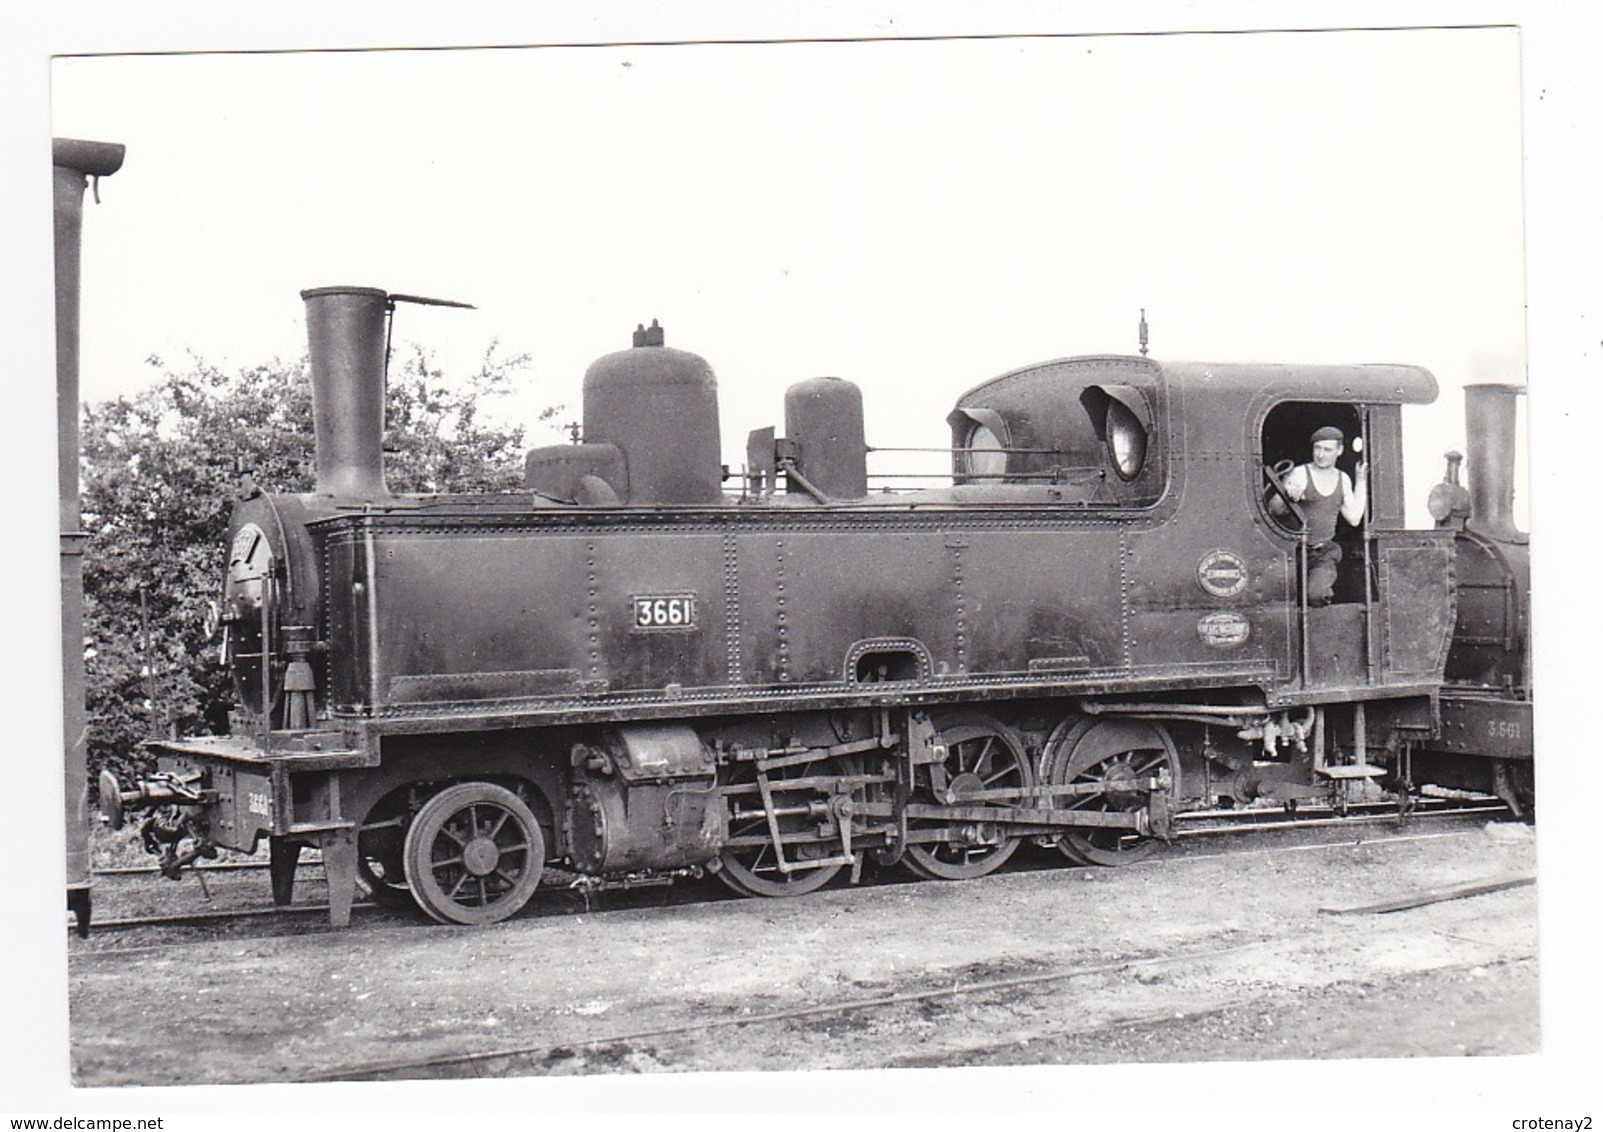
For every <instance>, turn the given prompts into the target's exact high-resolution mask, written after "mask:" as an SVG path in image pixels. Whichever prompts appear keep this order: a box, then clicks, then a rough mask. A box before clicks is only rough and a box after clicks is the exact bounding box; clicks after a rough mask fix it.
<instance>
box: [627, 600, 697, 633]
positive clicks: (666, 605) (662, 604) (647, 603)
mask: <svg viewBox="0 0 1603 1132" xmlns="http://www.w3.org/2000/svg"><path fill="white" fill-rule="evenodd" d="M634 627H635V628H636V629H639V630H644V631H651V630H660V629H668V630H673V629H680V630H684V629H694V628H695V627H696V595H695V594H640V595H638V596H636V597H635V599H634Z"/></svg>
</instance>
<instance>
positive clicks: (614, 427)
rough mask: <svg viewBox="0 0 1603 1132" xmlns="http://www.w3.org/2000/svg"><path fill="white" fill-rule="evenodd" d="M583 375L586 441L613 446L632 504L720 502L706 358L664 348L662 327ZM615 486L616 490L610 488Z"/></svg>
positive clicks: (713, 387)
mask: <svg viewBox="0 0 1603 1132" xmlns="http://www.w3.org/2000/svg"><path fill="white" fill-rule="evenodd" d="M635 340H636V345H635V347H634V348H633V349H629V350H620V351H618V352H616V353H612V354H608V355H606V356H605V357H602V358H599V359H597V360H596V361H595V362H594V363H592V364H591V366H590V368H589V369H588V370H587V371H586V372H585V375H584V439H585V442H586V444H592V443H594V444H615V445H617V447H618V448H619V449H621V450H622V452H623V454H624V461H625V463H626V465H627V478H628V483H627V485H622V486H625V487H626V490H627V495H625V494H624V492H623V491H620V492H619V495H620V496H624V498H623V502H625V503H629V504H634V505H652V504H659V505H665V506H698V505H703V504H711V503H719V502H721V501H722V499H723V465H722V463H720V445H719V435H718V382H717V379H716V378H715V377H714V376H713V372H712V367H711V366H710V365H708V364H707V362H706V360H705V359H703V358H701V357H698V356H697V355H695V354H692V353H689V352H687V351H685V350H675V349H673V348H672V347H669V346H665V345H662V335H661V330H660V328H657V327H656V325H655V324H653V333H645V332H642V333H639V334H637V335H636V339H635ZM612 486H613V487H614V488H615V489H616V488H619V487H620V486H621V485H618V484H613V485H612Z"/></svg>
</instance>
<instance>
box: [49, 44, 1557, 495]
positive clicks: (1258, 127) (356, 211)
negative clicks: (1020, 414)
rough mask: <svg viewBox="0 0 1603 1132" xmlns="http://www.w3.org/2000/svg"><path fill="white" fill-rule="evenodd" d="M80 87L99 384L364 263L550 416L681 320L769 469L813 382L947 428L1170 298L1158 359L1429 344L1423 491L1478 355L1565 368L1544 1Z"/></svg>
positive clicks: (254, 322) (87, 335)
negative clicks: (1527, 326)
mask: <svg viewBox="0 0 1603 1132" xmlns="http://www.w3.org/2000/svg"><path fill="white" fill-rule="evenodd" d="M52 84H53V85H52V93H53V96H54V116H53V126H54V130H55V132H56V134H58V135H60V136H67V137H85V138H106V139H115V140H117V141H121V142H123V143H124V144H125V145H127V147H128V161H127V164H126V165H125V166H124V169H123V171H122V172H120V173H118V174H117V175H116V176H115V177H114V178H111V179H109V180H107V181H106V182H105V183H104V184H103V186H102V200H103V201H104V205H103V207H99V208H93V207H91V208H90V209H89V211H88V215H87V219H86V222H85V225H86V228H85V230H86V237H87V238H86V242H85V269H84V275H85V293H84V308H83V311H84V315H83V325H84V339H83V342H84V347H83V367H82V372H83V377H82V381H83V395H84V397H85V399H88V400H98V399H100V398H103V397H105V396H109V395H113V394H116V393H121V392H126V391H129V390H132V389H134V388H136V387H138V386H139V385H140V384H142V383H145V382H148V381H149V380H151V379H152V378H153V377H154V375H155V374H156V372H157V370H155V369H153V368H151V367H147V366H146V365H145V364H144V363H145V359H146V358H147V357H148V356H149V355H152V354H157V355H160V356H162V357H163V358H165V359H168V360H169V361H170V362H174V363H179V362H181V361H182V359H183V357H184V354H185V352H186V351H193V352H194V353H196V354H198V355H199V356H200V357H202V358H205V359H207V360H210V361H213V362H232V363H236V364H240V365H249V364H254V363H257V362H260V361H263V360H266V359H267V358H269V357H271V356H274V355H280V356H286V357H294V356H297V355H298V354H299V353H301V352H302V351H303V350H304V348H305V332H304V329H303V328H302V323H301V303H300V300H299V298H298V295H297V293H298V291H299V290H300V289H301V288H303V287H308V286H320V285H325V284H330V283H356V284H364V285H373V286H379V287H383V288H385V289H387V290H391V291H400V292H408V293H419V294H425V295H430V296H441V297H447V298H453V299H461V300H465V301H468V302H472V303H474V304H475V305H476V306H477V307H478V310H477V311H475V312H473V313H471V314H463V313H455V312H453V313H444V312H437V311H430V312H421V311H418V310H416V309H415V308H411V309H406V310H405V311H403V313H402V315H401V317H400V319H399V320H398V329H397V335H398V337H400V338H402V339H408V338H410V339H413V340H416V341H419V342H421V343H423V344H425V345H427V346H429V347H431V348H433V349H435V350H436V351H437V352H438V355H439V357H440V359H441V361H443V362H444V363H445V364H446V365H447V367H448V368H450V369H453V370H466V369H469V368H471V367H472V366H473V365H474V364H475V362H476V361H477V359H478V358H479V357H480V356H481V355H482V352H483V349H484V347H485V345H486V344H487V343H488V342H489V340H490V339H491V338H499V339H500V341H501V342H502V343H503V344H504V346H505V347H506V348H507V350H508V351H510V352H513V353H522V352H527V353H529V354H530V355H531V356H532V359H533V365H532V368H531V371H530V380H529V382H528V383H527V385H526V386H525V388H524V389H523V390H522V392H521V396H520V398H519V403H518V405H517V406H516V408H515V409H514V410H513V415H515V416H517V417H519V418H522V419H532V417H533V414H534V412H535V411H536V410H537V409H538V408H539V407H541V406H543V405H546V404H551V403H553V402H560V403H563V404H565V405H566V406H567V407H568V409H569V415H568V416H565V417H564V418H563V419H570V418H571V417H572V416H576V415H577V412H578V403H579V382H580V378H581V377H582V374H583V372H584V369H585V367H586V365H588V363H589V362H590V361H591V360H593V359H594V358H595V357H597V356H599V355H601V354H603V353H606V352H609V351H611V350H614V349H618V348H621V347H623V346H626V345H627V344H628V340H629V338H628V335H629V331H630V330H631V329H632V328H633V327H634V325H635V324H636V323H637V322H639V321H647V320H649V319H651V318H653V317H657V318H660V319H662V321H663V323H664V325H665V326H666V327H667V330H668V341H669V343H670V344H673V345H678V346H681V347H683V348H686V349H690V350H694V351H696V352H697V353H700V354H702V355H703V356H705V357H706V358H707V359H708V360H709V361H710V362H711V363H712V365H713V367H714V368H715V370H716V371H717V372H718V374H719V375H720V381H721V391H722V408H723V414H722V415H723V422H724V448H725V459H726V460H727V461H728V462H730V463H731V464H732V465H733V466H737V467H738V466H739V464H740V462H741V460H742V459H743V456H744V451H745V435H746V432H747V431H749V430H750V429H752V428H756V427H760V426H762V425H765V424H770V423H776V422H777V421H778V418H779V417H780V415H781V412H780V406H781V398H782V394H783V390H784V388H785V386H786V385H788V384H789V383H790V382H792V381H795V380H798V379H800V378H803V377H811V376H815V375H818V374H822V373H829V374H835V375H837V376H842V377H848V378H851V379H852V380H854V381H856V382H858V383H859V384H860V385H861V386H862V387H863V391H864V398H865V406H866V412H867V416H868V419H869V424H868V434H869V441H870V443H871V444H876V445H881V446H891V445H909V444H918V445H943V444H945V443H947V442H948V433H947V428H946V425H945V416H946V413H947V411H948V410H949V409H950V407H951V404H952V402H953V401H954V400H955V399H956V397H957V396H958V394H960V393H961V392H962V391H963V390H964V389H966V388H968V387H969V386H971V385H973V384H975V383H977V382H978V381H980V380H983V379H985V378H987V377H990V376H993V375H994V374H996V373H1000V372H1002V371H1004V370H1006V369H1010V368H1013V367H1014V366H1017V365H1021V364H1024V363H1027V362H1031V361H1037V360H1044V359H1046V358H1052V357H1058V356H1061V355H1064V354H1073V353H1094V352H1103V351H1114V352H1133V351H1134V349H1135V345H1136V322H1137V318H1138V313H1139V311H1140V309H1141V308H1143V307H1144V308H1146V310H1147V312H1148V318H1149V321H1150V323H1151V326H1152V335H1153V339H1152V349H1153V353H1154V354H1155V355H1156V356H1158V357H1170V358H1176V359H1193V360H1203V359H1206V360H1219V361H1229V360H1277V361H1308V362H1326V361H1329V362H1342V361H1408V362H1415V363H1419V364H1423V365H1426V366H1428V367H1429V368H1431V369H1432V370H1433V371H1434V372H1435V373H1436V374H1437V376H1438V378H1439V379H1440V380H1441V382H1442V383H1443V386H1444V390H1445V394H1446V395H1444V397H1443V398H1442V400H1441V403H1440V404H1439V405H1438V406H1437V407H1436V408H1435V409H1433V410H1428V411H1426V410H1421V411H1419V412H1417V413H1413V414H1411V417H1413V422H1412V423H1414V425H1415V427H1416V431H1418V432H1419V433H1420V440H1419V442H1416V443H1413V444H1412V445H1411V447H1410V456H1411V465H1410V468H1409V471H1410V472H1411V473H1412V475H1410V477H1409V480H1410V484H1411V486H1412V487H1413V489H1414V490H1412V491H1411V492H1410V495H1411V496H1416V497H1418V498H1417V499H1414V500H1413V502H1414V504H1415V507H1416V509H1418V508H1419V507H1421V505H1422V502H1423V498H1424V493H1425V491H1426V490H1427V489H1428V487H1429V485H1430V484H1431V483H1433V482H1434V481H1435V480H1436V479H1439V478H1440V474H1441V456H1442V452H1443V451H1444V450H1445V449H1446V448H1447V447H1449V446H1454V445H1456V446H1460V447H1461V446H1462V441H1461V440H1460V439H1458V435H1459V433H1461V431H1462V424H1461V420H1462V409H1461V404H1460V399H1459V397H1458V395H1457V387H1458V386H1459V385H1461V384H1462V383H1463V382H1465V381H1472V380H1482V381H1484V380H1499V381H1516V382H1517V381H1522V380H1524V376H1525V374H1524V355H1525V341H1524V309H1523V305H1522V298H1523V271H1522V255H1523V248H1522V239H1521V236H1522V233H1521V217H1522V210H1521V167H1520V113H1521V105H1520V98H1519V90H1520V86H1519V37H1518V32H1517V31H1516V30H1514V29H1512V28H1495V29H1473V30H1417V31H1399V32H1387V33H1381V32H1359V31H1351V32H1325V33H1320V34H1306V33H1286V34H1260V35H1238V36H1217V35H1215V36H1206V35H1192V36H1166V37H1131V36H1123V37H1086V38H1081V37H1072V38H1061V39H1001V40H961V41H948V42H933V43H932V42H905V41H904V42H891V43H887V42H879V43H845V44H819V43H806V44H798V43H790V44H761V45H732V44H712V45H696V46H685V45H681V46H656V47H604V48H589V49H578V48H568V49H562V48H547V49H521V50H519V49H509V50H479V51H443V52H442V51H430V52H415V51H390V52H372V53H366V54H345V53H342V54H276V55H248V56H242V55H237V54H236V55H200V56H180V57H174V56H161V57H123V58H87V59H86V58H73V59H63V60H60V61H59V62H58V63H57V64H56V66H55V68H54V70H53V73H52ZM1413 439H1414V438H1413V437H1410V440H1413ZM941 463H942V462H940V461H937V462H936V463H935V465H934V466H936V467H939V466H941ZM1520 497H1521V504H1522V505H1523V503H1524V492H1521V493H1520ZM1419 520H1420V521H1425V520H1424V515H1423V511H1422V510H1421V511H1420V514H1419Z"/></svg>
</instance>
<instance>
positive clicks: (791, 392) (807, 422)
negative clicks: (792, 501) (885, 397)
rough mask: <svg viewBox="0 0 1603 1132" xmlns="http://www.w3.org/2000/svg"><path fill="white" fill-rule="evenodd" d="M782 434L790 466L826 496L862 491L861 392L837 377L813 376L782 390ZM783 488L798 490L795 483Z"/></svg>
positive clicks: (864, 478)
mask: <svg viewBox="0 0 1603 1132" xmlns="http://www.w3.org/2000/svg"><path fill="white" fill-rule="evenodd" d="M785 439H787V440H789V441H791V442H792V445H793V447H794V449H795V452H796V470H797V471H799V472H800V473H801V474H802V476H803V477H805V478H806V480H807V482H808V483H810V484H812V485H813V486H814V487H816V488H817V489H818V490H819V491H820V492H821V493H822V494H823V495H825V496H827V497H829V498H830V499H862V498H863V497H864V496H865V495H867V494H868V445H867V444H866V443H865V442H864V440H863V394H862V392H861V391H860V390H859V389H858V388H857V386H856V385H854V384H852V383H851V382H850V381H845V380H843V379H841V378H838V377H814V378H809V379H808V380H806V381H798V382H797V383H796V384H795V385H792V386H791V387H790V388H789V389H787V390H785ZM789 490H791V491H801V490H803V489H802V488H801V486H800V485H799V484H792V485H790V488H789Z"/></svg>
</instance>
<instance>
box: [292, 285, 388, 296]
mask: <svg viewBox="0 0 1603 1132" xmlns="http://www.w3.org/2000/svg"><path fill="white" fill-rule="evenodd" d="M323 295H372V296H374V297H375V298H382V299H388V298H389V297H390V293H389V292H388V291H386V290H384V289H383V288H382V287H311V288H308V289H307V290H305V291H302V292H301V298H302V299H316V298H320V297H321V296H323Z"/></svg>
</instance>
